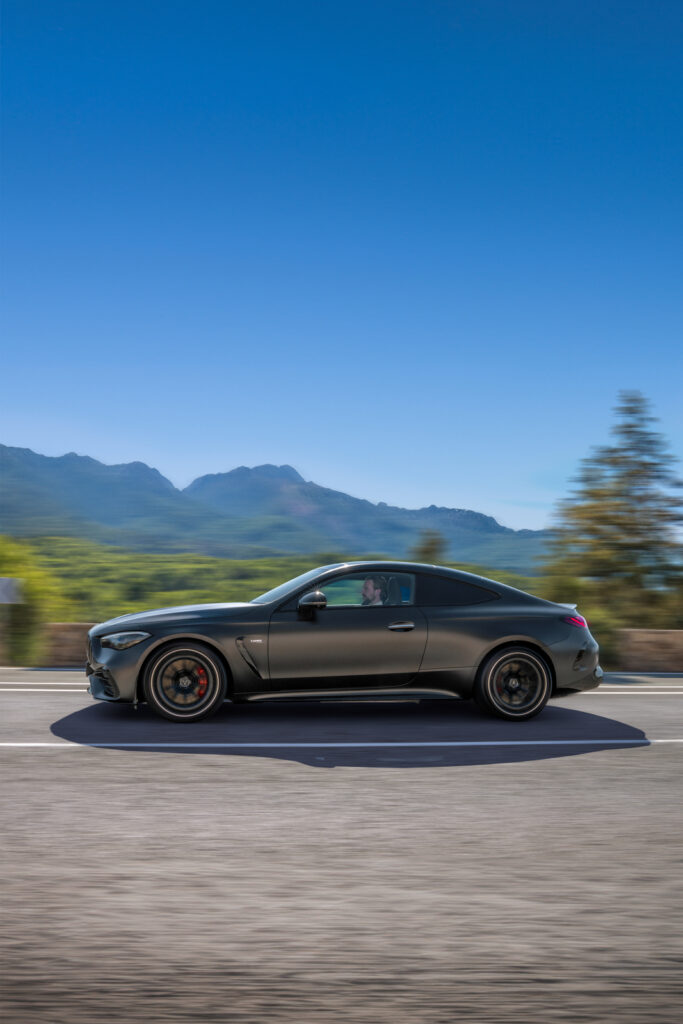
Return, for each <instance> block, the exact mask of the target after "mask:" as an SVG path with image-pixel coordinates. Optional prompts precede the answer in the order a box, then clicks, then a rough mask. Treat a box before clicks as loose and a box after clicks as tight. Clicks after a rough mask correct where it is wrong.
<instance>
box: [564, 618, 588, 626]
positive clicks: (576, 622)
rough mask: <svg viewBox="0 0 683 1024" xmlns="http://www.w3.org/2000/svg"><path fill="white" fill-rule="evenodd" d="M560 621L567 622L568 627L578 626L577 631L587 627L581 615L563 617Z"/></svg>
mask: <svg viewBox="0 0 683 1024" xmlns="http://www.w3.org/2000/svg"><path fill="white" fill-rule="evenodd" d="M562 621H563V622H568V623H569V625H570V626H578V628H579V629H583V628H585V627H586V626H587V625H588V623H587V622H586V620H585V619H584V617H583V615H563V617H562Z"/></svg>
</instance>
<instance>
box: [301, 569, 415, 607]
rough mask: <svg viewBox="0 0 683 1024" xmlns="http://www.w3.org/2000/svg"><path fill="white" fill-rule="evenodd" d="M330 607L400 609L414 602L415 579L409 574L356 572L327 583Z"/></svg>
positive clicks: (328, 605) (324, 585)
mask: <svg viewBox="0 0 683 1024" xmlns="http://www.w3.org/2000/svg"><path fill="white" fill-rule="evenodd" d="M320 590H321V591H322V592H323V594H324V595H325V597H326V598H327V607H328V608H371V607H378V606H382V607H399V606H401V605H411V604H413V603H414V595H415V577H414V576H413V575H412V574H411V573H407V572H394V573H381V572H353V573H348V574H347V575H346V576H338V577H337V578H336V579H334V580H330V581H329V583H323V584H321V586H320Z"/></svg>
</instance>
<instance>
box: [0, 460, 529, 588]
mask: <svg viewBox="0 0 683 1024" xmlns="http://www.w3.org/2000/svg"><path fill="white" fill-rule="evenodd" d="M426 530H435V531H437V532H438V533H439V534H441V535H442V536H443V538H444V540H445V541H446V544H447V546H448V555H447V557H448V559H449V560H450V561H462V562H471V563H477V564H479V565H483V566H488V567H491V568H501V569H511V570H514V571H518V572H530V571H533V566H534V561H535V559H536V558H537V557H538V555H539V554H541V552H542V549H543V546H544V542H545V540H546V538H547V533H546V532H545V531H541V530H511V529H508V528H507V527H504V526H501V525H500V523H498V522H496V520H495V519H493V518H492V517H491V516H487V515H484V514H482V513H480V512H473V511H470V510H468V509H459V508H441V507H437V506H436V505H430V506H429V507H427V508H420V509H405V508H398V507H396V506H392V505H387V504H385V503H384V502H380V503H379V504H373V503H372V502H370V501H366V500H364V499H362V498H354V497H352V496H351V495H349V494H344V493H343V492H341V491H335V490H331V489H330V488H327V487H321V486H319V485H318V484H315V483H313V482H311V481H306V480H304V478H303V477H302V476H301V475H300V474H299V473H298V472H297V471H296V470H295V469H293V468H292V467H291V466H272V465H265V466H255V467H254V468H248V467H246V466H240V467H239V468H238V469H233V470H231V471H229V472H226V473H213V474H209V475H207V476H202V477H199V478H198V479H196V480H194V481H193V482H192V483H191V484H190V485H189V486H188V487H186V488H185V489H184V490H179V489H178V488H176V487H174V485H173V484H172V483H171V482H170V480H167V479H166V478H165V477H163V476H162V475H161V473H159V472H158V470H156V469H151V468H150V467H149V466H147V465H145V464H144V463H142V462H131V463H126V464H124V465H117V466H107V465H104V464H103V463H101V462H98V461H97V460H96V459H92V458H89V457H88V456H83V455H76V454H74V453H73V452H71V453H70V454H68V455H62V456H60V457H57V458H53V457H50V456H45V455H39V454H37V453H36V452H33V451H31V450H30V449H28V448H11V447H7V446H5V445H0V532H2V533H5V534H9V535H11V536H15V537H35V536H77V537H82V538H88V539H91V540H95V541H99V542H100V543H106V544H116V545H119V546H122V547H127V548H131V549H133V550H140V551H195V552H200V553H203V554H209V555H217V556H220V557H228V558H229V557H233V558H258V557H266V556H270V555H275V554H310V553H314V552H315V553H320V552H328V553H329V552H335V553H339V554H341V555H344V556H348V557H350V556H361V555H365V554H383V555H388V556H391V557H396V558H401V557H405V556H407V555H408V554H409V553H410V550H411V549H412V548H413V547H414V545H415V544H416V542H417V541H418V539H419V537H420V534H421V533H423V532H424V531H426Z"/></svg>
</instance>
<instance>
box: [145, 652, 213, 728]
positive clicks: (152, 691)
mask: <svg viewBox="0 0 683 1024" xmlns="http://www.w3.org/2000/svg"><path fill="white" fill-rule="evenodd" d="M227 686H228V681H227V677H226V673H225V669H224V668H223V665H222V663H221V662H220V660H219V659H218V657H217V656H216V655H215V654H214V652H213V651H211V650H210V649H209V648H208V647H205V646H204V645H203V644H174V645H173V646H172V647H165V648H163V649H162V650H161V651H159V652H158V653H157V654H156V655H155V656H154V657H153V658H152V660H151V661H150V663H149V665H148V666H147V669H146V671H145V678H144V683H143V690H144V695H145V700H146V701H147V703H148V704H149V705H150V707H151V708H152V709H153V710H154V711H156V713H157V714H158V715H163V717H164V718H169V719H171V721H173V722H197V721H199V719H201V718H206V717H207V716H208V715H212V714H213V713H214V711H217V710H218V708H219V707H220V706H221V704H222V703H223V701H224V699H225V694H226V691H227Z"/></svg>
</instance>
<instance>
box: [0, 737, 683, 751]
mask: <svg viewBox="0 0 683 1024" xmlns="http://www.w3.org/2000/svg"><path fill="white" fill-rule="evenodd" d="M655 743H683V738H681V739H655V740H652V739H645V738H643V739H641V740H633V739H623V740H614V739H586V740H425V741H422V740H418V741H411V740H406V741H404V742H401V741H395V740H392V741H390V742H373V741H372V740H368V742H367V743H362V742H358V741H354V742H353V743H343V742H332V743H327V742H321V743H296V742H288V741H287V740H283V742H282V743H249V742H245V743H208V742H204V743H197V742H195V743H192V742H191V741H188V742H187V743H155V742H154V740H148V741H147V742H146V743H124V742H120V743H119V742H117V741H116V740H110V741H109V742H107V743H100V742H97V743H88V742H86V741H83V742H82V743H75V742H69V741H65V740H62V741H58V742H35V743H34V742H30V743H29V742H0V747H63V748H65V749H67V750H68V749H72V750H74V749H76V750H88V749H89V748H92V747H104V748H109V749H126V750H128V749H131V750H132V749H136V748H146V749H150V748H153V749H155V750H159V749H164V750H188V749H192V750H200V749H201V750H285V749H286V750H290V749H291V750H305V749H308V750H319V749H320V750H322V749H339V748H344V749H346V748H351V749H354V750H370V749H372V750H374V749H376V748H385V747H392V748H396V747H399V748H400V747H579V746H580V747H625V746H638V747H649V746H652V745H653V744H655Z"/></svg>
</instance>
